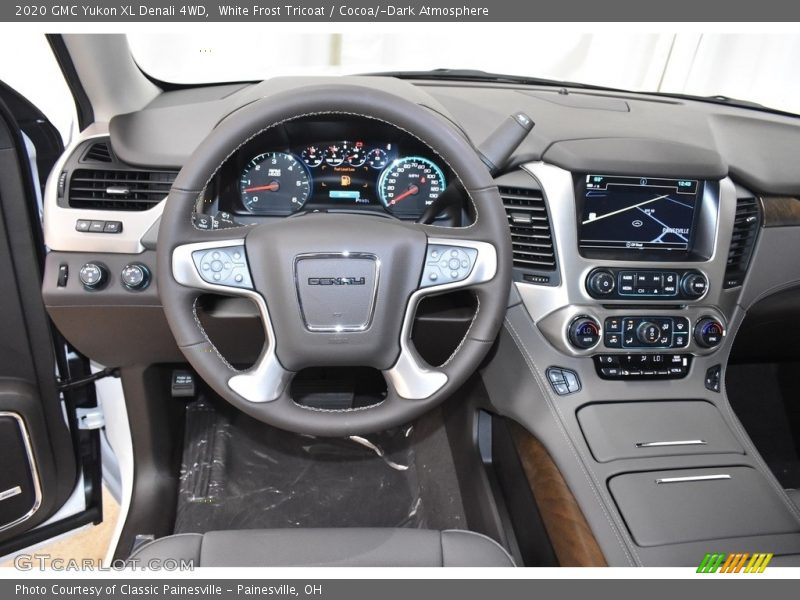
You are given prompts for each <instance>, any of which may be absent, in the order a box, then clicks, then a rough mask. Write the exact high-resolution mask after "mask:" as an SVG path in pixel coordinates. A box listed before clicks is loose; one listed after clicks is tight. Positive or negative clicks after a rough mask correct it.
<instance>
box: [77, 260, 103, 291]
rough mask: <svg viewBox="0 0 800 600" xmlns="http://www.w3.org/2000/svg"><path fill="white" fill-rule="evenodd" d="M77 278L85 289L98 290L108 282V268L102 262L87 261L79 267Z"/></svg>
mask: <svg viewBox="0 0 800 600" xmlns="http://www.w3.org/2000/svg"><path fill="white" fill-rule="evenodd" d="M78 279H80V280H81V283H82V284H83V287H84V288H86V289H87V290H99V289H102V288H103V287H105V285H106V283H108V269H107V268H106V266H105V265H104V264H103V263H99V262H89V263H86V264H85V265H83V266H82V267H81V270H80V271H79V272H78Z"/></svg>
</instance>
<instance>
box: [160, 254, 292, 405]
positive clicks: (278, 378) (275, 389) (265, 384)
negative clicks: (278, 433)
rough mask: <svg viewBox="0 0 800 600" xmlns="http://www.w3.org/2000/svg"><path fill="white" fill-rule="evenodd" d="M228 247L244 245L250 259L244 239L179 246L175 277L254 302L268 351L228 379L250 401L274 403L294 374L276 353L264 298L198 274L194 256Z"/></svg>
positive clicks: (249, 290) (229, 383)
mask: <svg viewBox="0 0 800 600" xmlns="http://www.w3.org/2000/svg"><path fill="white" fill-rule="evenodd" d="M227 246H242V247H243V248H244V251H245V261H246V260H247V249H246V248H245V247H244V246H245V243H244V238H240V239H229V240H217V241H213V242H199V243H193V244H184V245H182V246H178V247H177V248H175V250H174V251H173V253H172V275H173V277H175V281H177V282H178V283H180V284H181V285H185V286H187V287H191V288H197V289H201V290H207V291H211V292H217V293H220V294H225V295H228V296H243V297H245V298H248V299H250V300H252V301H253V302H254V303H255V305H256V306H257V307H258V312H259V314H260V316H261V321H262V323H263V325H264V335H265V340H264V350H263V351H262V352H261V356H259V358H258V361H257V362H256V364H255V366H254V367H252V368H251V369H250V370H248V371H245V372H242V373H239V374H237V375H234V376H232V377H231V378H230V379H228V386H229V387H230V388H231V390H233V391H234V392H236V393H237V394H239V395H240V396H241V397H242V398H244V399H245V400H247V401H249V402H272V401H273V400H277V399H278V398H280V397H281V395H282V394H283V392H284V390H285V389H286V386H287V385H288V384H289V382H290V381H291V379H292V377H293V375H294V374H293V373H291V372H290V371H287V370H286V369H284V368H283V366H282V365H281V364H280V361H279V360H278V357H277V355H276V354H275V332H274V330H273V328H272V320H271V319H270V316H269V310H268V309H267V303H266V301H265V300H264V297H263V296H262V295H261V294H259V293H258V292H256V291H255V290H252V289H246V288H239V287H228V286H225V285H218V284H214V283H208V282H207V281H205V280H204V279H203V278H202V277H200V274H199V273H198V272H197V267H196V266H195V264H194V260H193V258H192V253H193V252H197V251H198V250H212V249H214V248H224V247H227Z"/></svg>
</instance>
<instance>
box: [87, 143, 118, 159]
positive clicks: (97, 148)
mask: <svg viewBox="0 0 800 600" xmlns="http://www.w3.org/2000/svg"><path fill="white" fill-rule="evenodd" d="M113 160H114V158H113V156H111V147H110V146H109V145H108V142H97V143H96V144H92V145H91V146H89V149H88V150H87V151H86V154H84V155H83V161H84V162H86V161H91V162H100V163H110V162H113Z"/></svg>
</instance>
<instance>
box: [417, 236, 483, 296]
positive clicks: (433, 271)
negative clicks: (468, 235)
mask: <svg viewBox="0 0 800 600" xmlns="http://www.w3.org/2000/svg"><path fill="white" fill-rule="evenodd" d="M477 257H478V251H477V250H475V248H463V247H461V246H445V245H443V244H429V245H428V251H427V256H426V259H425V268H424V269H423V271H422V277H421V279H420V287H430V286H432V285H444V284H446V283H454V282H457V281H464V280H465V279H466V278H467V277H469V275H470V273H471V272H472V267H473V266H474V265H475V260H476V259H477Z"/></svg>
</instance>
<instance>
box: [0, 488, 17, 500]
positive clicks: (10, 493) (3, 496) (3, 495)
mask: <svg viewBox="0 0 800 600" xmlns="http://www.w3.org/2000/svg"><path fill="white" fill-rule="evenodd" d="M21 493H22V488H21V487H19V486H18V485H15V486H14V487H12V488H8V489H7V490H4V491H2V492H0V502H2V501H3V500H8V499H9V498H13V497H14V496H19V495H20V494H21Z"/></svg>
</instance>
